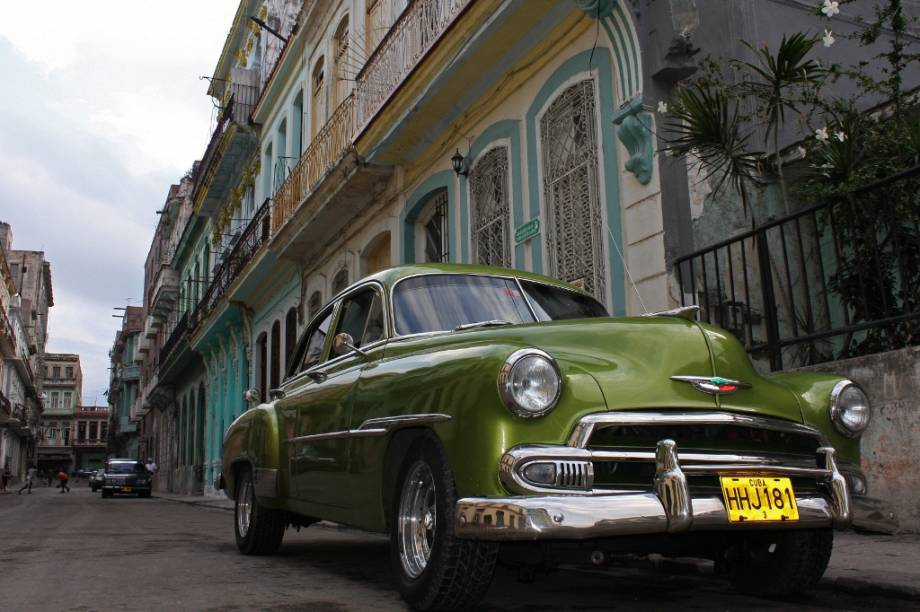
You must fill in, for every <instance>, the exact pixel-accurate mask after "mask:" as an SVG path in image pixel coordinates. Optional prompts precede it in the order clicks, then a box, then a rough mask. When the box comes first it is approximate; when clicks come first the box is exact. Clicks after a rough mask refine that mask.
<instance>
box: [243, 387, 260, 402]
mask: <svg viewBox="0 0 920 612" xmlns="http://www.w3.org/2000/svg"><path fill="white" fill-rule="evenodd" d="M243 399H244V400H246V403H247V404H258V403H259V401H260V400H261V399H262V398H261V396H260V394H259V390H258V389H246V390H245V391H243Z"/></svg>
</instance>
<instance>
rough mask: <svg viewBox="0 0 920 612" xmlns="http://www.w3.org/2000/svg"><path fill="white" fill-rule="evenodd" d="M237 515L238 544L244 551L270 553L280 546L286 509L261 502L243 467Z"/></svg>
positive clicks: (242, 551) (235, 510)
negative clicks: (270, 506) (282, 509)
mask: <svg viewBox="0 0 920 612" xmlns="http://www.w3.org/2000/svg"><path fill="white" fill-rule="evenodd" d="M234 519H235V520H234V521H233V524H234V527H235V531H236V546H237V548H239V549H240V552H241V553H243V554H244V555H271V554H274V553H275V552H276V551H277V550H278V547H279V546H281V539H282V538H283V537H284V528H285V522H284V513H283V512H282V511H281V510H275V509H273V508H266V507H265V506H263V505H262V504H260V503H259V500H258V499H257V498H256V490H255V487H254V486H253V481H252V471H251V470H250V469H249V468H242V469H241V470H240V474H239V481H238V482H237V487H236V503H235V507H234Z"/></svg>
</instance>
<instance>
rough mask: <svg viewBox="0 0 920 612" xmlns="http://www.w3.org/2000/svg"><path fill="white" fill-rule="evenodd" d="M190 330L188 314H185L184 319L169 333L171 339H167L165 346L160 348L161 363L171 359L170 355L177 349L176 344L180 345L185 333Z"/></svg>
mask: <svg viewBox="0 0 920 612" xmlns="http://www.w3.org/2000/svg"><path fill="white" fill-rule="evenodd" d="M187 330H188V313H184V314H183V315H182V317H180V318H179V320H178V321H177V322H176V326H175V327H174V328H173V330H172V331H171V332H170V333H169V337H168V338H167V339H166V342H164V343H163V346H161V347H160V354H159V355H158V357H159V363H166V360H167V359H169V355H170V353H172V351H173V349H174V348H176V344H178V343H179V340H180V339H181V338H182V336H184V335H185V332H186V331H187Z"/></svg>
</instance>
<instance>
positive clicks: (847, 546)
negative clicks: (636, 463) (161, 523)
mask: <svg viewBox="0 0 920 612" xmlns="http://www.w3.org/2000/svg"><path fill="white" fill-rule="evenodd" d="M154 497H158V498H160V499H165V500H167V501H172V502H177V503H183V504H191V505H194V506H202V507H206V508H218V509H221V510H227V511H231V512H232V511H233V501H232V500H229V499H227V498H226V497H224V496H220V497H204V496H201V495H174V494H172V493H154ZM318 526H319V527H325V528H338V525H335V524H333V523H327V522H326V521H323V522H322V523H319V524H318ZM637 565H638V566H645V567H648V566H649V565H651V566H653V567H656V568H660V569H663V570H667V569H674V570H676V571H682V572H686V571H691V572H699V573H700V574H711V573H712V563H711V562H708V561H700V560H695V559H674V560H672V559H663V558H661V557H660V556H658V555H652V556H651V557H648V558H646V559H645V560H643V561H639V562H638V563H637ZM595 571H596V570H595ZM819 588H823V589H835V590H836V589H839V590H841V591H845V592H848V593H854V594H858V595H873V594H880V595H887V596H889V597H896V598H902V599H911V600H916V601H917V602H920V535H911V534H901V535H880V534H875V533H859V532H855V531H843V532H837V533H835V534H834V554H833V556H832V557H831V561H830V564H829V565H828V568H827V572H826V573H825V574H824V578H823V579H822V580H821V583H820V586H819Z"/></svg>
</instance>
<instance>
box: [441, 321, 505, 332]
mask: <svg viewBox="0 0 920 612" xmlns="http://www.w3.org/2000/svg"><path fill="white" fill-rule="evenodd" d="M500 325H514V323H512V322H511V321H505V320H504V319H491V320H489V321H477V322H476V323H464V324H463V325H458V326H457V327H455V328H454V331H463V330H464V329H475V328H477V327H498V326H500Z"/></svg>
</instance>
